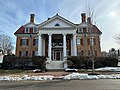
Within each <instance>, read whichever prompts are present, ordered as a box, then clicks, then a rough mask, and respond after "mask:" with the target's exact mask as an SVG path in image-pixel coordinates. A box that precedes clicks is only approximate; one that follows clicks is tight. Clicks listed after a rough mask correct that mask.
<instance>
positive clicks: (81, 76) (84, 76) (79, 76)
mask: <svg viewBox="0 0 120 90" xmlns="http://www.w3.org/2000/svg"><path fill="white" fill-rule="evenodd" d="M63 79H65V80H71V79H75V80H79V79H87V80H93V79H120V75H115V74H114V75H88V74H80V73H72V74H69V75H66V76H64V77H63Z"/></svg>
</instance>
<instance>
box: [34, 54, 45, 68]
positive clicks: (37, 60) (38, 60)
mask: <svg viewBox="0 0 120 90" xmlns="http://www.w3.org/2000/svg"><path fill="white" fill-rule="evenodd" d="M46 60H47V59H46V57H45V56H35V57H32V62H33V65H35V66H36V67H37V68H40V69H42V70H44V69H45V61H46Z"/></svg>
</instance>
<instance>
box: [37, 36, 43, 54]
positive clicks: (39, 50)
mask: <svg viewBox="0 0 120 90" xmlns="http://www.w3.org/2000/svg"><path fill="white" fill-rule="evenodd" d="M38 56H42V37H41V34H38Z"/></svg>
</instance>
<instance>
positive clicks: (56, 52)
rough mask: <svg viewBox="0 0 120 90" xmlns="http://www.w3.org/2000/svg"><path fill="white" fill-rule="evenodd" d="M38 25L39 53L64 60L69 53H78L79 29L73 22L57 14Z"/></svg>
mask: <svg viewBox="0 0 120 90" xmlns="http://www.w3.org/2000/svg"><path fill="white" fill-rule="evenodd" d="M37 27H38V30H39V33H38V55H40V56H42V55H45V56H48V57H49V60H63V58H64V57H66V56H67V55H74V56H76V55H77V52H76V51H77V50H76V30H77V29H76V26H75V25H74V24H73V23H72V22H70V21H68V20H66V19H64V18H62V17H60V16H59V15H58V14H57V15H55V16H54V17H52V18H50V19H49V20H47V21H45V22H43V23H41V24H39V25H38V26H37ZM45 43H46V44H45ZM45 45H46V46H45Z"/></svg>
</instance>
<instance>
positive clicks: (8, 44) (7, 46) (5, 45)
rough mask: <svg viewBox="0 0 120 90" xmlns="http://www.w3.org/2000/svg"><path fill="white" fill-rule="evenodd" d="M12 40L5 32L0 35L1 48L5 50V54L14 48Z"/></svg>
mask: <svg viewBox="0 0 120 90" xmlns="http://www.w3.org/2000/svg"><path fill="white" fill-rule="evenodd" d="M11 40H12V39H11V38H10V37H9V36H7V35H5V34H1V35H0V49H1V50H2V51H3V54H8V52H9V51H11V50H12V49H13V46H12V41H11Z"/></svg>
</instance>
